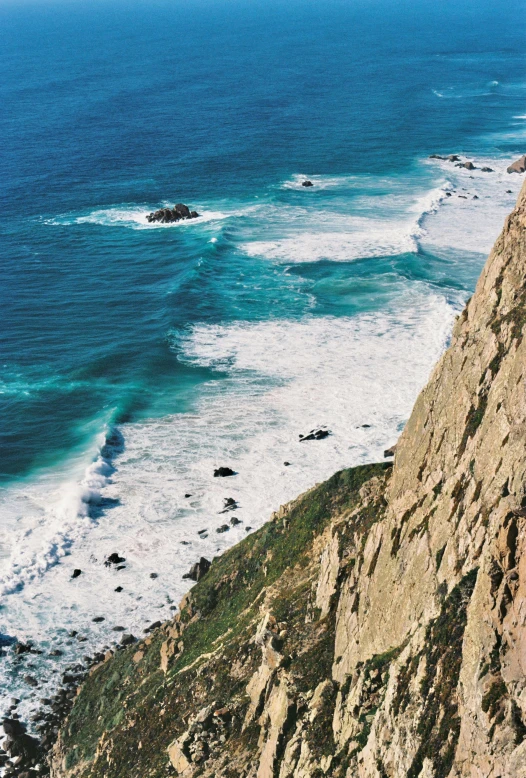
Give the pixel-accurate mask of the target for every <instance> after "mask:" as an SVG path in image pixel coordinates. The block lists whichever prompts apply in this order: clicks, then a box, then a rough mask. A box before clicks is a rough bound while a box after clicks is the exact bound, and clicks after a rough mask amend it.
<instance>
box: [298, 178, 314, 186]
mask: <svg viewBox="0 0 526 778" xmlns="http://www.w3.org/2000/svg"><path fill="white" fill-rule="evenodd" d="M301 185H302V186H307V187H308V186H314V184H313V183H312V181H309V180H308V179H307V180H305V181H302V182H301Z"/></svg>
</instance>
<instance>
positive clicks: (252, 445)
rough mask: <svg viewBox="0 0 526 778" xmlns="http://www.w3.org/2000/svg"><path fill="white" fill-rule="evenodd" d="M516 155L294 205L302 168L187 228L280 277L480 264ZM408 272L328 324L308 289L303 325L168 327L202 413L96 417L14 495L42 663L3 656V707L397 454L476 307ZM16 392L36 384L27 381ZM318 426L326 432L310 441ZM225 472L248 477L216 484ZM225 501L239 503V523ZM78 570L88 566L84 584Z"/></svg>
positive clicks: (20, 592)
mask: <svg viewBox="0 0 526 778" xmlns="http://www.w3.org/2000/svg"><path fill="white" fill-rule="evenodd" d="M506 161H507V160H506V159H504V158H491V159H487V158H484V159H481V160H478V159H475V162H476V164H477V167H482V166H483V165H488V166H491V167H492V168H493V169H494V172H493V173H491V174H489V173H482V172H481V171H480V170H478V171H475V173H472V172H469V171H467V170H464V169H459V168H455V167H454V166H453V165H451V164H450V163H445V162H436V161H435V160H427V159H423V160H421V161H419V162H418V176H415V175H412V176H407V177H406V178H404V177H403V176H400V177H397V178H396V179H392V180H389V179H386V178H385V177H378V178H376V179H374V178H372V177H368V178H367V179H366V180H363V179H362V180H360V178H359V177H356V176H342V177H341V178H338V177H336V176H330V177H326V178H324V177H323V176H321V175H318V176H314V175H311V179H312V180H313V182H314V183H315V186H314V191H313V192H310V191H309V192H301V196H302V197H303V202H300V203H289V204H287V205H286V206H283V205H279V204H278V203H276V201H275V192H278V193H279V192H280V191H281V190H290V189H293V190H294V187H297V186H301V180H302V179H303V174H302V175H295V176H292V177H291V178H290V179H289V180H286V181H284V182H281V183H280V182H276V184H275V185H274V186H273V187H271V188H270V190H269V192H267V193H263V194H261V193H260V194H259V195H258V196H257V197H256V196H254V198H253V200H252V201H249V202H245V203H242V202H231V203H230V204H229V205H228V207H225V203H222V204H220V205H221V206H222V207H216V204H214V203H207V202H206V201H203V202H202V203H201V204H197V205H198V208H202V212H203V214H204V216H203V217H202V220H201V223H199V222H200V220H199V219H198V220H195V223H191V224H190V223H188V224H187V225H185V229H188V230H194V231H196V230H197V231H199V230H200V231H201V233H200V235H201V240H202V241H203V242H206V243H208V244H210V243H211V242H212V241H215V242H218V241H219V242H220V241H221V240H223V239H224V232H223V231H224V230H225V229H228V230H230V231H232V232H235V235H236V236H235V243H236V251H237V254H238V256H239V257H241V258H242V257H243V256H246V257H256V258H258V260H259V261H263V262H266V263H268V264H269V266H272V267H274V269H275V271H274V272H279V273H280V274H287V273H288V272H289V270H288V269H289V268H292V267H294V266H296V265H298V264H299V263H321V264H320V267H322V266H324V265H323V263H329V264H335V263H336V264H337V263H342V262H343V263H349V262H351V263H362V264H364V263H365V264H366V263H367V262H370V261H374V260H378V261H382V258H383V257H386V256H388V257H391V260H389V262H396V258H397V257H399V258H400V257H406V256H407V255H408V254H409V255H411V256H412V258H413V259H412V260H411V261H415V262H416V263H417V264H418V263H420V264H421V265H424V264H425V263H426V252H428V251H431V250H432V251H433V254H434V256H438V257H440V256H442V257H443V259H444V262H445V263H447V262H450V261H451V260H450V257H451V255H452V252H455V251H456V252H458V250H462V252H464V253H463V255H462V261H463V263H465V264H466V266H469V265H470V263H472V264H474V265H476V266H478V267H479V266H480V264H481V261H482V258H481V254H483V253H485V252H487V251H488V249H489V247H490V246H491V244H492V243H493V241H494V239H495V237H496V235H497V233H498V231H499V229H500V226H501V223H502V221H503V219H504V217H505V215H506V213H507V212H508V211H509V210H510V208H511V206H512V204H513V201H514V198H515V197H516V194H517V192H518V188H519V186H520V179H519V177H516V178H515V177H510V176H508V174H506V172H505V166H506ZM422 171H423V173H422ZM422 175H424V176H425V178H422ZM425 185H427V190H426V189H425ZM316 187H319V189H320V190H322V191H324V190H325V191H327V190H330V191H331V192H333V193H334V192H336V193H340V196H341V198H342V202H344V206H343V208H342V204H341V202H340V203H339V204H338V209H335V202H334V201H331V202H330V203H329V204H327V206H324V205H323V204H322V205H320V204H318V203H317V202H316V200H315V199H314V198H315V197H316V195H317V192H316ZM298 191H300V190H298ZM475 196H476V198H477V199H474V197H475ZM308 198H310V200H309V199H308ZM258 199H259V200H260V202H259V203H258V202H255V201H256V200H258ZM203 206H204V207H203ZM147 212H149V209H147V208H143V207H138V206H136V205H133V204H131V205H128V206H126V205H118V206H114V207H104V208H99V209H97V210H95V211H93V212H91V213H87V214H82V213H80V214H79V213H71V214H66V215H64V214H62V215H57V216H56V217H54V218H53V219H50V220H49V225H48V226H49V228H50V229H52V228H53V226H55V225H60V226H62V227H67V226H68V225H71V224H76V225H90V224H92V223H94V222H95V223H96V224H97V225H99V226H102V227H105V228H107V229H115V228H116V225H117V226H120V227H121V228H122V227H124V228H130V229H137V228H138V229H142V228H143V227H144V226H145V224H144V222H145V216H144V215H145V213H147ZM200 212H201V211H200ZM314 212H315V213H316V217H317V218H316V224H315V229H313V213H314ZM148 228H149V229H163V230H164V229H174V230H178V229H180V225H174V226H173V227H172V226H169V227H167V226H162V227H156V226H152V225H148ZM259 235H261V236H263V235H265V236H268V237H261V238H260V237H259ZM250 238H252V239H250ZM211 246H212V248H213V247H214V243H211ZM393 258H394V259H393ZM448 258H449V259H448ZM393 267H394V266H393ZM393 267H391V268H390V269H388V270H387V272H386V279H387V280H385V281H384V282H382V281H381V278H380V277H379V278H377V281H376V283H377V288H376V293H377V295H379V297H380V298H381V299H382V303H381V304H376V306H375V307H374V309H372V308H370V306H369V309H368V308H367V306H365V307H364V309H363V310H361V311H359V312H355V313H354V314H353V315H339V316H335V315H331V314H321V315H320V313H319V312H318V311H317V308H316V294H314V293H313V290H312V289H310V288H309V287H308V286H307V287H305V286H300V287H299V289H300V290H301V294H302V295H303V296H304V297H305V298H306V299H307V301H309V300H310V302H308V303H307V308H306V312H305V314H304V315H302V316H301V317H297V318H294V319H290V318H283V317H282V316H280V315H279V313H278V315H276V316H271V317H270V318H268V319H267V320H265V321H261V320H254V321H250V320H236V319H234V320H232V321H230V322H226V323H213V324H206V323H196V324H192V325H188V326H186V327H181V328H175V329H172V330H171V331H170V332H169V333H168V336H167V337H168V346H169V348H170V349H171V350H172V351H173V352H174V353H175V354H176V355H177V360H178V361H179V362H180V363H181V364H182V365H185V366H186V367H188V368H190V369H205V370H207V371H208V375H209V378H208V380H206V381H204V382H203V383H202V384H201V385H200V386H199V387H198V388H197V389H196V391H195V396H194V397H192V401H191V408H190V409H189V410H187V411H185V412H179V413H175V414H166V415H162V416H160V417H156V418H144V419H142V420H141V421H136V422H133V421H131V422H123V423H116V421H115V414H114V413H113V411H112V409H111V408H109V409H107V411H106V412H105V414H103V415H101V416H99V417H97V419H95V420H93V422H92V433H91V434H88V439H89V440H90V443H89V445H87V446H86V445H84V446H81V447H79V449H78V450H76V451H72V452H70V455H69V456H68V457H67V458H66V459H64V460H63V461H62V463H61V464H60V466H55V467H51V468H44V469H42V470H41V471H39V472H38V473H36V474H33V475H32V476H30V477H27V478H25V479H22V480H19V481H17V482H15V483H12V484H10V485H8V486H7V487H4V488H3V489H2V491H1V492H0V505H1V509H2V525H1V528H0V547H1V548H2V560H1V564H0V596H1V602H2V611H1V618H2V633H3V638H2V639H3V642H4V645H5V646H9V645H10V643H11V642H12V641H13V640H15V639H16V640H18V641H20V642H24V643H26V642H30V643H32V644H33V645H34V646H36V647H38V650H39V651H41V652H42V653H41V654H30V655H27V657H26V658H24V659H23V660H20V659H16V660H15V659H14V657H13V655H12V653H11V652H10V651H7V652H6V656H5V657H4V659H3V662H2V664H1V666H0V680H1V688H2V689H3V690H4V696H3V699H2V700H1V704H2V707H3V710H2V712H4V713H5V712H6V711H7V709H8V705H9V702H8V699H9V698H10V697H12V696H16V697H20V698H21V700H22V703H21V705H20V708H19V709H20V711H21V714H22V715H24V716H29V715H30V714H31V712H32V711H33V710H34V709H35V707H36V706H37V705H38V701H37V700H36V699H35V695H34V694H32V693H31V690H28V688H27V684H26V683H25V681H24V677H25V674H28V673H29V674H31V675H33V676H34V677H35V678H36V679H37V682H38V688H39V691H38V695H39V696H42V697H46V696H49V695H50V694H52V692H53V691H54V689H55V688H56V684H57V682H58V679H59V677H60V675H61V673H62V672H63V671H64V668H65V667H67V666H71V664H75V663H78V662H80V663H82V662H83V659H82V658H83V657H84V656H89V655H90V654H92V653H93V652H94V651H98V650H100V649H103V648H107V647H110V646H112V645H113V644H114V643H116V642H118V639H119V638H120V633H119V632H115V629H114V628H115V627H122V628H125V629H126V631H127V632H130V633H132V634H134V635H136V636H140V635H141V634H143V633H144V630H145V628H147V627H148V625H149V624H150V623H151V622H154V621H157V620H159V619H160V620H164V619H167V618H169V616H170V613H171V612H173V611H174V610H175V609H176V607H177V603H178V602H179V600H180V598H181V597H182V595H183V594H184V592H185V591H186V590H187V589H188V585H189V582H188V581H187V580H185V579H183V574H184V573H186V572H187V571H188V569H189V568H190V566H191V565H192V564H193V563H194V562H195V561H196V560H197V559H199V557H201V556H205V557H207V558H208V559H213V558H214V557H215V556H217V555H218V554H221V553H222V552H223V551H224V550H225V549H226V548H228V547H230V546H231V545H232V544H234V543H236V542H238V541H239V540H241V539H242V538H243V537H244V536H245V534H246V533H247V532H251V531H254V530H255V529H257V528H258V527H260V526H261V525H262V524H263V523H264V522H265V521H266V520H268V518H269V516H270V514H271V512H272V511H273V510H276V509H278V508H279V506H280V505H281V504H283V503H284V502H286V501H288V500H291V499H293V498H294V497H296V496H297V495H298V494H299V493H301V492H302V491H305V490H306V489H308V488H310V487H311V486H313V485H314V484H315V483H317V482H319V481H321V480H323V479H325V478H327V477H328V476H330V475H331V474H332V473H333V472H335V471H336V470H338V469H340V468H343V467H349V466H352V465H357V464H360V463H364V462H370V461H378V460H381V459H382V458H383V452H384V450H385V449H387V448H389V447H390V446H392V445H393V444H394V443H395V442H396V439H397V437H398V435H399V434H400V432H401V430H402V429H403V426H404V423H405V421H406V420H407V416H408V413H409V411H410V409H411V407H412V405H413V403H414V400H415V397H416V395H417V393H418V391H419V389H420V388H421V387H422V385H423V384H424V383H425V382H426V380H427V378H428V375H429V371H430V369H431V368H432V366H433V365H434V364H435V362H436V360H437V358H438V357H439V355H440V353H441V352H442V351H443V350H444V348H445V347H446V345H447V342H448V338H449V334H450V332H451V327H452V324H453V321H454V318H455V316H456V315H457V314H458V313H459V311H460V310H461V308H462V306H463V304H464V302H465V299H466V293H465V291H464V290H463V289H461V288H459V289H455V288H454V287H451V286H450V285H446V286H441V285H440V283H437V282H436V279H434V280H433V279H431V278H426V277H425V275H423V276H422V277H421V278H410V279H409V278H404V275H403V273H395V272H394V269H393ZM470 272H475V271H473V269H472V270H471V271H470ZM300 275H301V274H300ZM300 280H301V278H300ZM357 283H358V280H357ZM382 283H383V284H384V287H385V288H384V289H383V290H382ZM337 286H338V285H337ZM332 291H333V292H334V289H333V290H332ZM339 291H340V292H342V293H343V291H344V292H345V294H349V293H352V290H349V289H346V290H342V289H340V290H339ZM355 292H356V290H355ZM296 293H299V292H298V289H296ZM336 293H338V288H336ZM382 295H383V297H382ZM16 387H17V389H18V390H19V391H20V390H22V391H26V392H31V391H38V389H37V388H35V387H34V386H31V383H28V384H27V385H25V386H24V385H21V384H20V380H19V381H18V383H17V384H16ZM4 389H5V390H9V384H6V385H5V386H4ZM13 390H14V388H13V385H11V391H13ZM321 426H323V427H324V428H326V429H328V430H329V431H330V435H329V436H328V437H326V438H325V439H324V440H321V441H307V442H303V443H302V442H300V440H299V436H300V435H304V434H305V433H307V432H309V431H310V430H311V429H313V428H319V427H321ZM220 466H228V467H230V468H232V469H233V470H234V471H235V473H236V475H235V476H232V477H228V478H215V477H214V470H215V469H216V468H218V467H220ZM227 498H230V499H233V500H235V503H236V508H235V510H233V511H226V512H225V510H224V508H225V500H226V499H227ZM233 516H235V518H236V519H238V522H239V523H234V524H232V523H231V521H230V520H231V518H232V517H233ZM225 525H226V527H227V529H226V530H225V529H224V528H225ZM218 530H223V531H219V532H218ZM112 553H118V554H119V555H121V556H122V557H123V558H124V560H125V562H124V563H123V565H121V568H122V569H117V568H116V566H115V565H110V566H106V565H105V564H104V562H105V560H106V559H107V557H108V556H109V555H110V554H112ZM74 570H81V571H82V572H81V574H79V575H78V577H73V572H74ZM95 618H97V619H98V621H96V622H95V621H93V619H95ZM72 631H73V632H74V633H75V634H73V633H72ZM58 652H60V654H58ZM53 654H57V655H55V656H53ZM21 662H22V663H23V665H24V666H23V668H21V667H20V665H21Z"/></svg>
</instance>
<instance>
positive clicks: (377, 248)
mask: <svg viewBox="0 0 526 778" xmlns="http://www.w3.org/2000/svg"><path fill="white" fill-rule="evenodd" d="M375 186H379V182H375ZM449 188H450V186H449V184H448V183H447V182H444V183H443V184H442V186H438V187H434V188H432V189H431V190H430V191H428V192H425V193H424V194H422V195H420V196H417V197H415V196H414V195H413V196H411V195H410V196H409V197H408V193H407V192H406V193H405V196H404V193H403V192H401V191H400V190H399V189H396V188H393V185H392V184H391V191H390V192H389V193H388V194H387V195H385V196H384V197H382V198H378V197H377V196H373V195H367V194H363V195H361V197H359V198H356V200H355V201H353V205H354V207H355V210H356V211H357V212H358V213H359V214H361V215H347V214H336V213H332V214H325V215H323V216H322V217H317V218H316V222H317V229H316V230H314V231H313V230H312V222H313V215H312V213H311V212H308V213H306V214H305V218H304V220H303V221H302V222H301V225H298V224H294V227H293V229H292V230H291V228H290V226H288V227H287V225H286V224H284V225H283V231H288V232H289V233H290V232H293V234H292V235H290V236H287V237H284V238H281V239H277V240H264V241H252V242H250V243H245V244H244V247H243V248H244V251H245V252H246V253H247V254H248V255H250V256H262V257H265V258H266V259H270V260H275V261H279V262H287V263H288V262H291V263H292V262H316V261H319V260H332V261H334V262H338V261H340V262H348V261H351V260H354V259H363V258H367V257H381V256H392V255H397V254H402V253H406V252H415V251H417V250H418V239H419V238H420V237H421V236H422V235H423V234H424V228H423V220H424V218H425V217H426V216H428V215H430V214H432V213H435V212H436V211H437V210H438V208H439V206H440V204H441V203H442V201H443V200H444V199H445V198H446V192H447V191H448V189H449ZM379 199H380V201H379ZM289 210H292V209H289ZM363 214H367V215H363ZM290 223H293V220H292V219H291V220H290V221H289V224H290ZM298 228H299V229H298Z"/></svg>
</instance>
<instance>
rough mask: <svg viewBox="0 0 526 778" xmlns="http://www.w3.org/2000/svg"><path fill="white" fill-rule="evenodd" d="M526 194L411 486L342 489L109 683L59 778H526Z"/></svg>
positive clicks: (425, 414) (405, 448)
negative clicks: (172, 776)
mask: <svg viewBox="0 0 526 778" xmlns="http://www.w3.org/2000/svg"><path fill="white" fill-rule="evenodd" d="M525 326H526V186H525V187H523V191H522V193H521V196H520V198H519V202H518V205H517V208H516V210H515V211H514V212H513V213H512V214H511V216H510V217H509V218H508V219H507V220H506V223H505V225H504V229H503V231H502V234H501V236H500V237H499V239H498V240H497V243H496V245H495V247H494V249H493V251H492V253H491V255H490V257H489V260H488V262H487V264H486V266H485V268H484V270H483V273H482V275H481V278H480V280H479V282H478V285H477V288H476V291H475V294H474V295H473V297H472V299H471V300H470V302H469V303H468V305H467V306H466V308H465V310H464V311H463V313H462V314H461V315H460V316H459V318H458V320H457V322H456V325H455V328H454V331H453V334H452V339H451V345H450V347H449V349H448V350H447V351H446V352H445V354H444V355H443V356H442V358H441V359H440V361H439V363H438V365H437V366H436V368H435V370H434V372H433V374H432V375H431V378H430V380H429V383H428V385H427V386H426V387H425V389H424V390H423V391H422V392H421V394H420V396H419V398H418V400H417V402H416V404H415V407H414V410H413V413H412V415H411V418H410V419H409V422H408V423H407V425H406V428H405V430H404V432H403V433H402V435H401V437H400V439H399V441H398V443H397V446H396V452H395V459H394V464H392V463H382V464H378V465H369V466H361V467H357V468H352V469H349V470H344V471H342V472H340V473H337V474H335V475H334V476H333V477H332V478H330V479H329V480H328V481H326V482H325V483H323V484H320V485H318V486H317V487H315V488H314V489H311V490H310V491H309V492H307V493H306V494H304V495H302V496H301V497H300V498H298V499H297V500H296V501H294V502H293V503H291V504H289V505H287V506H283V507H282V508H280V510H279V511H278V512H277V513H275V514H274V515H273V516H272V518H271V520H270V522H268V524H266V525H265V526H264V527H262V528H261V529H260V530H259V531H257V532H254V533H252V534H250V535H248V536H247V537H246V538H245V539H244V540H243V541H242V542H241V543H239V544H238V545H237V546H235V547H234V548H232V549H230V550H229V551H228V552H226V553H225V554H223V555H222V556H221V557H220V558H219V559H217V560H215V561H214V564H213V565H212V567H211V568H210V570H209V571H208V572H207V574H206V576H205V577H204V578H203V579H202V580H201V581H199V583H197V584H196V586H194V588H193V589H192V590H191V591H190V592H189V593H188V594H187V595H186V597H185V598H184V599H183V601H182V602H181V607H180V612H179V613H178V614H177V615H176V616H175V618H174V619H173V620H172V621H169V622H166V623H165V624H163V625H161V626H160V627H158V628H156V629H154V630H153V631H152V632H151V634H150V635H149V636H148V637H147V638H146V639H145V640H143V641H141V642H140V643H137V644H135V645H133V646H130V647H129V648H126V649H124V650H122V651H120V652H118V653H117V654H116V655H115V656H112V657H108V659H107V660H106V661H104V662H102V663H101V664H100V665H98V666H97V667H95V668H94V669H93V670H92V671H91V675H90V676H89V678H88V679H87V680H86V681H85V682H84V684H83V685H82V687H81V689H80V692H79V694H78V696H77V697H76V698H75V702H74V705H73V708H72V710H71V712H70V714H69V717H68V719H67V721H66V722H65V724H64V725H63V727H62V729H61V731H60V736H59V739H58V742H57V743H56V745H55V748H54V752H53V759H52V775H53V776H54V778H122V776H146V775H147V776H151V777H152V778H161V776H165V775H181V776H184V777H185V778H194V776H195V778H197V776H200V777H201V776H202V777H203V778H212V776H214V778H215V777H217V778H219V777H221V778H234V777H236V778H237V777H238V776H239V778H293V777H294V778H321V776H333V777H334V778H498V777H500V778H524V775H525V772H524V765H525V764H526V615H525V614H526V445H525V442H526V441H525V439H526V393H525V385H526V340H525V339H524V338H523V334H524V327H525Z"/></svg>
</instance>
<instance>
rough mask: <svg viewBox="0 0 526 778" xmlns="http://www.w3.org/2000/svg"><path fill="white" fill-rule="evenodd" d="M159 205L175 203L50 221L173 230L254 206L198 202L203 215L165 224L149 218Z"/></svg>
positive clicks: (117, 208)
mask: <svg viewBox="0 0 526 778" xmlns="http://www.w3.org/2000/svg"><path fill="white" fill-rule="evenodd" d="M159 207H161V208H167V207H172V204H170V203H168V202H166V203H162V204H161V205H160V206H159V205H157V206H155V207H147V206H137V205H121V206H114V207H110V208H99V209H96V210H94V211H90V212H89V213H84V214H66V215H62V216H57V217H54V218H52V219H48V220H47V223H48V224H50V225H54V226H57V225H71V224H98V225H100V226H103V227H128V228H130V229H134V230H155V229H169V228H170V229H171V228H185V227H192V226H194V227H195V226H198V225H202V224H206V223H207V222H216V221H219V222H220V221H223V220H224V219H228V218H230V217H232V216H243V215H246V214H248V213H250V212H251V211H252V210H253V209H254V206H247V207H246V208H236V207H234V208H232V209H231V210H229V211H222V210H212V209H208V208H206V207H205V208H202V207H201V206H199V205H197V206H196V209H197V211H198V213H199V216H198V217H197V218H196V219H182V220H181V221H178V222H169V223H168V224H162V223H161V222H153V223H150V222H148V220H147V216H148V214H150V213H152V211H155V210H157V209H158V208H159Z"/></svg>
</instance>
